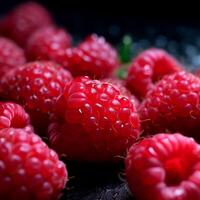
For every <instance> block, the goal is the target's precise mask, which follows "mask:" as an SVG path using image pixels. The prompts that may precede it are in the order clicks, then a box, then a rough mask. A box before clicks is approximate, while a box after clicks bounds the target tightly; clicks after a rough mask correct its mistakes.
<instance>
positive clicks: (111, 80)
mask: <svg viewBox="0 0 200 200" xmlns="http://www.w3.org/2000/svg"><path fill="white" fill-rule="evenodd" d="M102 81H103V82H105V83H106V82H107V83H111V84H112V85H113V86H116V87H118V89H119V90H120V93H121V94H122V95H124V96H127V97H129V98H130V99H131V100H132V102H133V103H134V104H135V106H136V108H138V107H139V105H140V102H139V100H138V99H137V98H136V97H135V96H134V95H133V94H131V92H130V91H129V90H128V89H127V88H126V87H125V81H123V80H120V79H115V78H105V79H102Z"/></svg>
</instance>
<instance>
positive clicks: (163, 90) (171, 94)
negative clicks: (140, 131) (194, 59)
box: [139, 71, 200, 139]
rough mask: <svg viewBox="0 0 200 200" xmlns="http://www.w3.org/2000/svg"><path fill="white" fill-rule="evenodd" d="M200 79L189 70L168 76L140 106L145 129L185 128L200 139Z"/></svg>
mask: <svg viewBox="0 0 200 200" xmlns="http://www.w3.org/2000/svg"><path fill="white" fill-rule="evenodd" d="M199 101H200V79H199V78H198V77H196V76H194V75H192V74H190V73H187V72H184V71H183V72H178V73H175V74H172V75H168V76H165V77H164V78H163V79H162V80H161V81H160V82H158V83H157V85H156V86H155V88H154V89H153V90H152V91H150V92H149V93H148V94H147V96H146V98H145V100H144V101H143V103H142V104H141V106H140V109H139V112H140V118H141V122H142V126H143V128H144V132H145V133H149V134H154V133H159V132H166V131H170V132H177V131H178V132H181V133H183V134H185V135H189V136H191V134H192V133H193V136H194V137H195V138H196V139H198V137H199V130H200V107H199Z"/></svg>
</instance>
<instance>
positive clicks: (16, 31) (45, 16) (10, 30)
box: [0, 2, 53, 46]
mask: <svg viewBox="0 0 200 200" xmlns="http://www.w3.org/2000/svg"><path fill="white" fill-rule="evenodd" d="M51 24H53V20H52V18H51V16H50V14H49V12H48V11H47V10H46V9H45V8H44V7H43V6H41V5H39V4H37V3H35V2H28V3H24V4H21V5H19V6H17V7H15V8H14V9H13V10H12V11H10V13H8V15H7V16H5V18H4V19H3V20H2V21H1V23H0V32H1V33H2V34H3V35H5V36H6V37H10V38H12V39H13V40H15V41H16V42H17V43H18V44H19V45H21V46H25V45H26V42H27V40H28V38H29V36H30V35H31V34H32V33H33V32H34V31H35V30H37V29H39V28H41V27H45V26H48V25H51Z"/></svg>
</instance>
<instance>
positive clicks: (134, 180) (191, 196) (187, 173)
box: [126, 133, 200, 200]
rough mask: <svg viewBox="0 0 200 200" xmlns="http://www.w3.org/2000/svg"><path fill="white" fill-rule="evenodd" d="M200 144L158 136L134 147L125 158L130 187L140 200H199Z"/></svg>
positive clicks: (184, 139) (191, 140)
mask: <svg viewBox="0 0 200 200" xmlns="http://www.w3.org/2000/svg"><path fill="white" fill-rule="evenodd" d="M199 170H200V145H199V144H197V143H196V142H195V141H194V140H193V139H192V138H188V137H185V136H183V135H181V134H179V133H176V134H158V135H155V136H153V137H152V138H146V139H144V140H142V141H140V142H139V143H137V144H134V145H133V146H132V147H131V148H130V150H129V153H128V155H127V158H126V177H127V181H128V185H129V188H130V189H131V191H132V193H133V194H134V195H135V197H136V198H137V199H138V200H140V199H141V200H152V199H153V200H169V199H170V200H178V199H180V200H183V199H184V200H199V199H200V180H199V179H200V176H199Z"/></svg>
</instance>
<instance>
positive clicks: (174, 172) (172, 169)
mask: <svg viewBox="0 0 200 200" xmlns="http://www.w3.org/2000/svg"><path fill="white" fill-rule="evenodd" d="M165 171H166V177H165V182H166V184H167V185H169V186H175V185H179V184H180V183H181V182H182V181H183V180H185V179H187V177H188V176H189V174H190V167H189V166H188V163H187V162H185V159H184V158H172V159H170V160H167V161H166V163H165Z"/></svg>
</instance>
